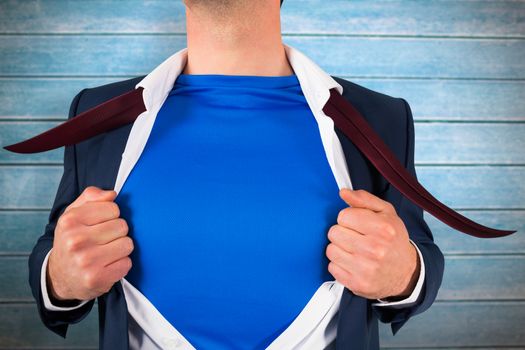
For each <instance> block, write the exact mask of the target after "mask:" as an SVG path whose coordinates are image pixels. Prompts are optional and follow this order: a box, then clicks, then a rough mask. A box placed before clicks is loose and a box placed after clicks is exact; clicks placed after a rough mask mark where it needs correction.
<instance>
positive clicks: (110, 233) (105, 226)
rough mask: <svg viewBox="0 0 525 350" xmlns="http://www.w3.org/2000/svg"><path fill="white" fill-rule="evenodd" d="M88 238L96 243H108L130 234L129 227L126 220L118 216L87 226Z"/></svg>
mask: <svg viewBox="0 0 525 350" xmlns="http://www.w3.org/2000/svg"><path fill="white" fill-rule="evenodd" d="M85 230H86V235H87V236H88V238H87V239H88V240H89V241H90V242H91V243H94V244H107V243H109V242H111V241H114V240H115V239H117V238H120V237H124V236H126V235H127V234H128V232H129V228H128V224H127V223H126V220H124V219H123V218H116V219H112V220H108V221H105V222H102V223H99V224H95V225H91V226H85Z"/></svg>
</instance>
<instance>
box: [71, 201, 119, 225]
mask: <svg viewBox="0 0 525 350" xmlns="http://www.w3.org/2000/svg"><path fill="white" fill-rule="evenodd" d="M70 213H71V215H74V216H75V219H76V220H77V221H78V222H80V223H82V224H84V225H96V224H100V223H102V222H105V221H108V220H113V219H116V218H118V217H119V216H120V209H119V207H118V204H117V203H115V202H109V201H104V202H98V201H95V202H85V203H84V204H83V205H82V206H81V207H76V208H72V209H70Z"/></svg>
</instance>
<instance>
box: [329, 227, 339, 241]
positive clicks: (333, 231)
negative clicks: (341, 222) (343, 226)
mask: <svg viewBox="0 0 525 350" xmlns="http://www.w3.org/2000/svg"><path fill="white" fill-rule="evenodd" d="M337 226H338V225H332V226H330V229H328V239H330V240H331V241H333V240H334V239H335V238H336V237H337V233H336V231H337Z"/></svg>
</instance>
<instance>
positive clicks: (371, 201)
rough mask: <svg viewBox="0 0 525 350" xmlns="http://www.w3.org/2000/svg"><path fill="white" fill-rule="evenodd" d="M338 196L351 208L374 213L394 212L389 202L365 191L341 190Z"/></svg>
mask: <svg viewBox="0 0 525 350" xmlns="http://www.w3.org/2000/svg"><path fill="white" fill-rule="evenodd" d="M339 196H340V197H341V198H342V199H343V200H344V201H345V202H346V203H347V204H348V205H349V206H351V207H357V208H367V209H370V210H373V211H376V212H387V213H392V212H395V209H394V207H393V206H392V204H390V202H387V201H385V200H383V199H381V198H379V197H377V196H374V195H373V194H372V193H370V192H368V191H365V190H356V191H353V190H350V189H348V188H342V189H341V190H340V191H339Z"/></svg>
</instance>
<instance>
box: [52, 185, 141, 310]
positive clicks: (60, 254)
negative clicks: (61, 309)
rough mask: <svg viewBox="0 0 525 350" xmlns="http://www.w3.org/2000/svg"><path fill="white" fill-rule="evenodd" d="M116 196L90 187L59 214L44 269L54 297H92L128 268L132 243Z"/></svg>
mask: <svg viewBox="0 0 525 350" xmlns="http://www.w3.org/2000/svg"><path fill="white" fill-rule="evenodd" d="M115 197H116V192H115V191H104V190H102V189H99V188H98V187H95V186H89V187H87V188H86V189H85V190H84V192H82V194H81V195H80V196H79V197H78V198H77V199H76V200H75V201H74V202H73V203H71V204H70V205H69V206H68V207H67V208H66V209H65V210H64V213H62V215H61V216H60V217H59V218H58V221H57V225H56V227H55V238H54V241H53V249H52V250H51V253H50V255H49V260H48V268H47V281H48V287H49V289H50V294H51V296H52V297H53V298H55V299H57V300H74V299H77V300H89V299H94V298H96V297H98V296H100V295H102V294H104V293H106V292H108V291H109V290H110V289H111V287H112V286H113V284H114V283H115V282H116V281H118V280H120V279H121V278H122V277H124V276H125V275H126V274H127V273H128V271H129V270H130V269H131V259H130V258H129V257H128V255H129V254H130V253H131V252H132V251H133V241H132V239H131V238H130V237H128V236H127V234H128V225H127V223H126V221H125V220H124V219H122V218H119V215H120V210H119V207H118V205H117V204H116V203H115V202H113V201H114V199H115Z"/></svg>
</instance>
